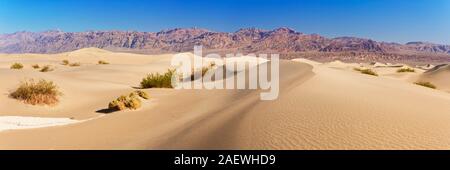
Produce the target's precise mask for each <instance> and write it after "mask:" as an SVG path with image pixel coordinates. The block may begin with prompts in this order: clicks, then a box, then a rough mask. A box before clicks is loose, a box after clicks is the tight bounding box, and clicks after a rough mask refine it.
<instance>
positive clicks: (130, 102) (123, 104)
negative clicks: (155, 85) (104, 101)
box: [108, 90, 150, 111]
mask: <svg viewBox="0 0 450 170" xmlns="http://www.w3.org/2000/svg"><path fill="white" fill-rule="evenodd" d="M139 97H141V98H143V99H149V98H150V96H149V95H148V94H147V93H146V92H144V91H141V90H137V91H135V92H132V93H130V94H129V95H128V96H126V95H122V96H120V97H118V98H117V99H116V100H113V101H112V102H110V103H109V105H108V109H110V110H113V111H121V110H125V109H130V110H136V109H139V108H140V107H141V106H142V104H141V99H140V98H139Z"/></svg>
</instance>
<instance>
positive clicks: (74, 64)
mask: <svg viewBox="0 0 450 170" xmlns="http://www.w3.org/2000/svg"><path fill="white" fill-rule="evenodd" d="M69 66H70V67H78V66H81V64H80V63H71V64H69Z"/></svg>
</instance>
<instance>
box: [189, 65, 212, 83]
mask: <svg viewBox="0 0 450 170" xmlns="http://www.w3.org/2000/svg"><path fill="white" fill-rule="evenodd" d="M215 66H216V64H215V63H210V64H209V66H204V67H202V69H201V70H199V71H195V70H192V74H191V80H192V81H193V80H195V75H197V74H201V77H203V76H205V74H206V73H207V72H208V71H209V70H211V69H213V68H214V67H215Z"/></svg>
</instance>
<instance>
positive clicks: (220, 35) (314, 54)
mask: <svg viewBox="0 0 450 170" xmlns="http://www.w3.org/2000/svg"><path fill="white" fill-rule="evenodd" d="M195 45H203V49H204V51H206V52H219V53H237V52H240V53H244V54H247V53H279V54H280V55H281V57H282V58H285V59H290V58H297V57H304V58H312V59H316V60H334V59H341V60H358V61H359V60H360V61H372V60H377V61H413V62H449V61H450V45H440V44H433V43H427V42H409V43H406V44H400V43H389V42H377V41H374V40H371V39H365V38H357V37H337V38H327V37H324V36H321V35H318V34H304V33H301V32H297V31H295V30H293V29H290V28H286V27H282V28H277V29H274V30H262V29H257V28H245V29H239V30H238V31H236V32H232V33H228V32H214V31H210V30H207V29H200V28H176V29H170V30H163V31H160V32H137V31H86V32H63V31H60V30H52V31H45V32H25V31H22V32H16V33H12V34H0V53H60V52H66V51H73V50H77V49H81V48H87V47H97V48H102V49H108V50H112V51H127V52H135V53H147V54H154V53H173V52H187V51H192V50H193V47H194V46H195Z"/></svg>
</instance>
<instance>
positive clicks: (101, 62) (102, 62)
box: [98, 60, 109, 65]
mask: <svg viewBox="0 0 450 170" xmlns="http://www.w3.org/2000/svg"><path fill="white" fill-rule="evenodd" d="M98 64H100V65H102V64H109V63H108V62H106V61H103V60H100V61H98Z"/></svg>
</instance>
